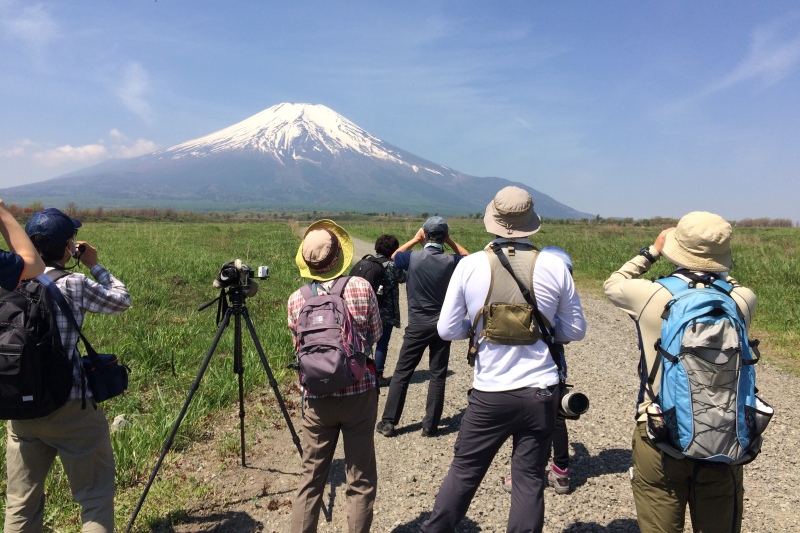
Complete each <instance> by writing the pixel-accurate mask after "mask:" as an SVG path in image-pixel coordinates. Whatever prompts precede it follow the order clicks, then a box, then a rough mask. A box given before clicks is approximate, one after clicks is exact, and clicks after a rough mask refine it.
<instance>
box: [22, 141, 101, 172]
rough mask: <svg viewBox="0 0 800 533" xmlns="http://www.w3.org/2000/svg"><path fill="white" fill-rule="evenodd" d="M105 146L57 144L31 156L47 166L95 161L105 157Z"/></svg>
mask: <svg viewBox="0 0 800 533" xmlns="http://www.w3.org/2000/svg"><path fill="white" fill-rule="evenodd" d="M107 153H108V152H107V150H106V147H105V146H103V145H102V144H86V145H83V146H71V145H69V144H67V145H64V146H59V147H58V148H54V149H52V150H44V151H41V152H36V153H34V154H33V158H34V159H35V160H36V161H38V162H39V163H41V164H42V165H44V166H47V167H55V166H58V165H63V164H65V163H87V164H90V163H95V162H97V161H101V160H103V159H105V158H106V155H107Z"/></svg>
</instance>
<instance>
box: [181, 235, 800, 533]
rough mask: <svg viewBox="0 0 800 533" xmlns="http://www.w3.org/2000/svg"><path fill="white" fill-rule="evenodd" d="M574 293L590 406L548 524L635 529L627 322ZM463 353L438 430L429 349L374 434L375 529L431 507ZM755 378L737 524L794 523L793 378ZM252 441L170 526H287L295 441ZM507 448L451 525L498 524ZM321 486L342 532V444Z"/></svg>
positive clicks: (631, 357) (413, 520)
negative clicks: (761, 425) (428, 430)
mask: <svg viewBox="0 0 800 533" xmlns="http://www.w3.org/2000/svg"><path fill="white" fill-rule="evenodd" d="M371 251H372V250H371V246H369V245H368V244H367V243H364V242H362V241H356V253H355V257H361V256H362V255H363V254H366V253H369V252H371ZM403 292H404V291H403V290H401V294H403ZM403 297H404V294H403ZM581 297H582V303H583V306H584V312H585V314H586V318H587V321H588V324H589V331H588V334H587V337H586V339H585V340H584V341H582V342H580V343H573V344H571V345H569V346H568V347H567V358H568V361H569V368H570V382H572V383H574V384H575V385H576V386H577V388H578V389H579V390H581V391H582V392H584V393H586V394H587V395H588V396H589V398H590V400H591V408H590V410H589V412H588V413H587V414H586V415H584V416H583V417H582V418H581V419H580V420H578V421H569V422H568V429H569V433H570V445H571V448H572V452H571V467H570V473H571V486H572V489H573V490H572V492H571V493H570V494H568V495H556V494H555V493H554V492H553V491H552V489H548V490H546V492H545V505H546V512H545V515H546V520H545V525H544V531H545V532H546V533H556V532H563V533H567V532H569V533H577V532H627V531H631V532H635V531H639V529H638V527H637V525H636V513H635V509H634V505H633V499H632V495H631V489H630V482H629V477H628V468H629V467H630V466H631V453H630V444H631V434H632V430H633V420H632V416H633V410H634V401H635V397H636V393H637V390H638V379H637V376H636V366H637V362H638V358H639V354H638V349H637V347H636V334H635V330H634V324H633V322H632V321H631V320H630V319H629V318H628V317H627V316H625V315H624V314H623V313H622V312H621V311H618V310H616V309H615V308H614V307H613V306H612V305H611V304H610V303H608V301H607V300H605V298H603V297H602V296H599V295H593V294H586V293H582V294H581ZM402 307H405V303H403V304H402ZM403 323H404V324H405V323H406V322H405V320H404V321H403ZM402 333H403V332H402V330H398V329H396V330H395V331H394V334H393V335H392V341H391V344H390V352H389V360H388V361H387V373H388V372H389V371H390V370H391V369H392V368H393V366H394V363H395V362H396V360H397V354H398V351H399V348H400V344H401V341H402ZM766 351H768V347H767V350H766ZM466 352H467V347H466V343H465V342H455V343H453V345H452V350H451V357H450V372H449V376H448V381H447V392H446V399H445V406H444V414H443V416H442V425H443V426H444V427H443V428H442V429H441V431H440V434H439V436H438V437H436V438H425V437H422V436H421V435H420V430H421V420H422V417H423V415H424V410H425V394H426V391H427V386H428V383H427V366H426V361H425V358H424V359H423V362H422V363H421V364H420V366H419V368H418V369H417V372H416V374H415V375H414V378H413V379H412V382H411V386H410V388H409V392H408V397H407V402H406V408H405V411H404V413H403V419H402V420H401V422H400V425H399V427H398V430H399V434H398V436H397V437H394V438H386V437H383V436H381V435H378V434H376V437H375V439H376V449H377V455H378V475H379V486H378V497H377V500H376V502H375V519H374V523H373V528H372V529H373V531H376V532H395V533H401V532H412V531H417V530H418V528H419V525H420V524H421V523H422V522H423V521H424V520H425V519H426V518H427V516H428V513H429V512H430V510H431V508H432V506H433V502H434V499H435V497H436V493H437V490H438V488H439V485H440V483H441V481H442V479H443V478H444V476H445V474H446V473H447V469H448V467H449V465H450V461H451V459H452V454H453V444H454V443H455V439H456V435H457V433H458V429H459V423H460V419H461V416H462V414H463V411H464V408H465V406H466V393H467V390H468V389H469V388H470V385H471V382H472V368H471V367H469V366H468V365H467V362H466ZM758 384H759V388H760V390H761V395H762V397H763V398H764V400H765V401H767V402H768V403H770V404H771V405H772V406H774V407H775V410H776V416H775V417H774V418H773V421H772V423H771V425H770V427H769V429H768V430H767V434H766V438H765V443H764V451H763V452H762V454H761V456H760V457H759V458H758V459H757V460H756V461H755V462H754V463H752V464H750V465H748V466H746V467H745V490H746V493H745V515H744V527H743V531H745V532H752V533H756V532H757V533H764V532H779V531H800V497H799V496H798V492H799V490H798V487H799V486H800V469H798V459H797V456H796V455H795V451H796V449H797V446H798V441H799V440H800V430H798V427H797V426H792V425H791V422H790V420H791V413H793V412H794V413H800V379H798V378H797V377H794V376H790V375H787V374H785V373H782V372H780V371H779V370H778V369H776V368H775V367H774V366H770V365H768V364H760V365H759V367H758ZM292 394H293V395H294V396H296V393H292ZM270 395H271V391H267V392H265V396H266V397H269V396H270ZM290 396H291V394H288V395H287V397H290ZM385 400H386V397H385V392H384V393H383V394H382V395H381V397H380V400H379V402H380V405H379V409H378V417H379V418H380V413H381V412H382V410H383V404H384V403H385ZM251 410H252V409H251ZM293 414H294V416H295V420H296V421H295V427H296V428H299V427H300V423H299V412H294V413H293ZM229 421H230V424H231V425H234V424H235V423H236V421H235V418H234V416H233V414H231V416H230V420H229ZM231 431H235V429H231ZM258 440H259V444H258V445H257V446H252V445H251V446H250V449H249V450H248V453H249V456H248V463H249V464H248V468H247V469H242V468H241V466H239V465H238V463H236V462H235V461H236V460H235V459H234V460H232V461H230V464H229V465H225V466H223V467H221V471H220V472H215V473H214V474H211V475H208V477H207V478H206V479H208V482H209V483H212V484H214V486H215V490H216V495H215V496H216V497H215V498H214V500H213V501H207V502H200V503H198V504H197V506H196V507H195V508H194V509H190V510H188V514H189V516H188V520H187V522H186V523H184V524H182V525H180V526H175V527H174V529H171V531H176V532H187V533H188V532H199V531H218V532H220V531H236V532H246V531H270V532H271V531H275V532H284V531H287V530H288V524H289V516H290V505H291V498H292V495H293V491H294V488H295V485H296V482H297V476H298V472H299V458H298V456H297V451H296V450H295V448H294V445H293V443H292V442H291V439H290V435H289V432H288V431H287V430H286V428H285V427H279V428H278V429H277V430H274V431H271V432H270V433H268V434H267V435H266V436H259V438H258ZM197 453H198V454H200V455H202V453H203V452H202V450H199V451H198V452H197ZM510 457H511V446H510V444H509V443H507V444H506V445H505V446H504V447H503V448H502V449H501V451H500V453H499V454H498V455H497V457H496V458H495V460H494V463H493V464H492V467H491V468H490V469H489V472H488V474H487V476H486V478H485V479H484V481H483V483H482V484H481V487H480V488H479V489H478V492H477V494H476V495H475V498H474V499H473V501H472V505H471V507H470V509H469V512H468V513H467V516H466V518H465V519H464V520H463V521H462V523H461V524H460V526H459V527H458V529H457V531H459V532H477V531H483V532H489V531H505V523H506V519H507V516H508V510H509V503H510V498H509V495H508V494H506V493H505V492H504V491H503V490H502V489H501V486H500V480H501V479H502V477H503V476H505V475H508V473H509V470H510V467H509V464H510ZM181 464H182V465H183V466H184V468H186V469H187V470H192V471H193V472H194V475H199V476H200V477H201V478H202V476H203V475H204V474H203V473H202V472H198V468H199V469H202V466H200V467H197V466H196V461H195V460H194V459H192V458H191V457H187V458H185V459H184V460H183V461H182V462H180V461H179V463H178V465H179V466H180V465H181ZM329 487H330V492H329V493H328V495H329V496H328V497H326V505H327V506H329V507H332V509H333V517H332V520H331V522H326V521H325V520H324V518H321V520H320V527H319V531H320V532H330V533H332V532H346V531H347V521H346V513H345V506H344V503H345V490H346V485H345V484H344V460H343V454H342V452H341V445H340V449H339V450H338V451H337V454H336V459H335V460H334V466H333V470H332V473H331V482H330V485H329ZM686 531H691V527H690V526H688V525H687V528H686Z"/></svg>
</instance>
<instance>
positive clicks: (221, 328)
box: [125, 309, 231, 533]
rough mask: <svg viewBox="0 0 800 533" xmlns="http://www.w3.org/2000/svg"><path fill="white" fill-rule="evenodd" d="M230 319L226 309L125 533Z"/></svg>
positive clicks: (175, 433) (140, 505) (142, 500)
mask: <svg viewBox="0 0 800 533" xmlns="http://www.w3.org/2000/svg"><path fill="white" fill-rule="evenodd" d="M230 318H231V310H230V309H228V310H227V311H226V312H225V317H224V318H223V319H222V322H221V323H220V325H219V329H217V335H216V337H214V342H213V343H212V344H211V348H209V350H208V353H207V354H206V358H205V359H203V364H202V365H200V371H199V372H198V373H197V377H195V378H194V382H193V383H192V386H191V389H190V390H189V395H188V396H187V397H186V401H185V402H184V404H183V408H182V409H181V412H180V414H179V415H178V419H177V420H176V421H175V424H174V425H173V426H172V432H171V433H170V434H169V437H168V438H167V440H166V441H165V442H164V447H163V448H162V449H161V455H160V456H159V458H158V461H156V466H155V467H154V468H153V472H152V473H151V474H150V479H149V480H147V485H145V487H144V491H143V492H142V496H141V497H140V498H139V503H137V504H136V508H135V509H134V510H133V516H131V519H130V520H129V521H128V526H127V527H126V528H125V531H126V533H128V532H130V530H131V528H132V527H133V523H134V522H135V521H136V516H137V515H138V514H139V511H141V509H142V505H143V504H144V500H145V498H147V493H148V492H150V487H151V486H152V485H153V481H154V480H155V479H156V475H157V474H158V470H159V469H160V468H161V464H162V463H163V462H164V458H165V457H166V456H167V452H169V450H170V448H171V447H172V443H173V442H174V441H175V435H177V434H178V428H179V427H180V425H181V422H182V421H183V418H184V417H185V416H186V411H187V410H188V408H189V404H190V403H191V402H192V398H193V397H194V394H195V392H197V389H199V388H200V380H201V379H202V378H203V374H205V372H206V369H207V368H208V364H209V362H211V357H212V356H213V355H214V350H216V349H217V344H218V343H219V339H220V338H221V337H222V333H223V332H224V331H225V328H226V327H227V326H228V324H229V323H230Z"/></svg>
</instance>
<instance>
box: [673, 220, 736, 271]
mask: <svg viewBox="0 0 800 533" xmlns="http://www.w3.org/2000/svg"><path fill="white" fill-rule="evenodd" d="M732 233H733V230H732V229H731V225H730V224H729V223H728V221H727V220H725V219H724V218H722V217H721V216H719V215H715V214H713V213H707V212H705V211H694V212H692V213H689V214H688V215H685V216H684V217H683V218H681V219H680V220H679V221H678V225H677V226H675V229H674V230H673V231H670V232H669V233H667V236H666V239H665V241H664V249H663V250H661V254H662V255H663V256H664V257H666V258H667V259H669V260H670V261H671V262H673V263H675V264H676V265H678V266H681V267H684V268H688V269H689V270H698V271H701V272H727V271H728V270H730V269H731V267H732V266H733V261H732V259H731V234H732Z"/></svg>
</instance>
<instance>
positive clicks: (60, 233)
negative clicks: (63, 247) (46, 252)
mask: <svg viewBox="0 0 800 533" xmlns="http://www.w3.org/2000/svg"><path fill="white" fill-rule="evenodd" d="M80 227H81V223H80V221H79V220H76V219H74V218H72V217H70V216H68V215H66V214H65V213H63V212H61V211H59V210H58V209H56V208H55V207H50V208H47V209H45V210H44V211H38V212H36V213H34V214H33V215H32V216H31V218H30V220H28V223H27V224H25V233H27V234H28V237H33V236H35V235H41V236H42V237H45V238H46V239H47V240H49V241H50V242H54V243H61V242H67V240H69V238H70V237H72V236H73V235H75V232H76V231H77V230H78V228H80Z"/></svg>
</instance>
